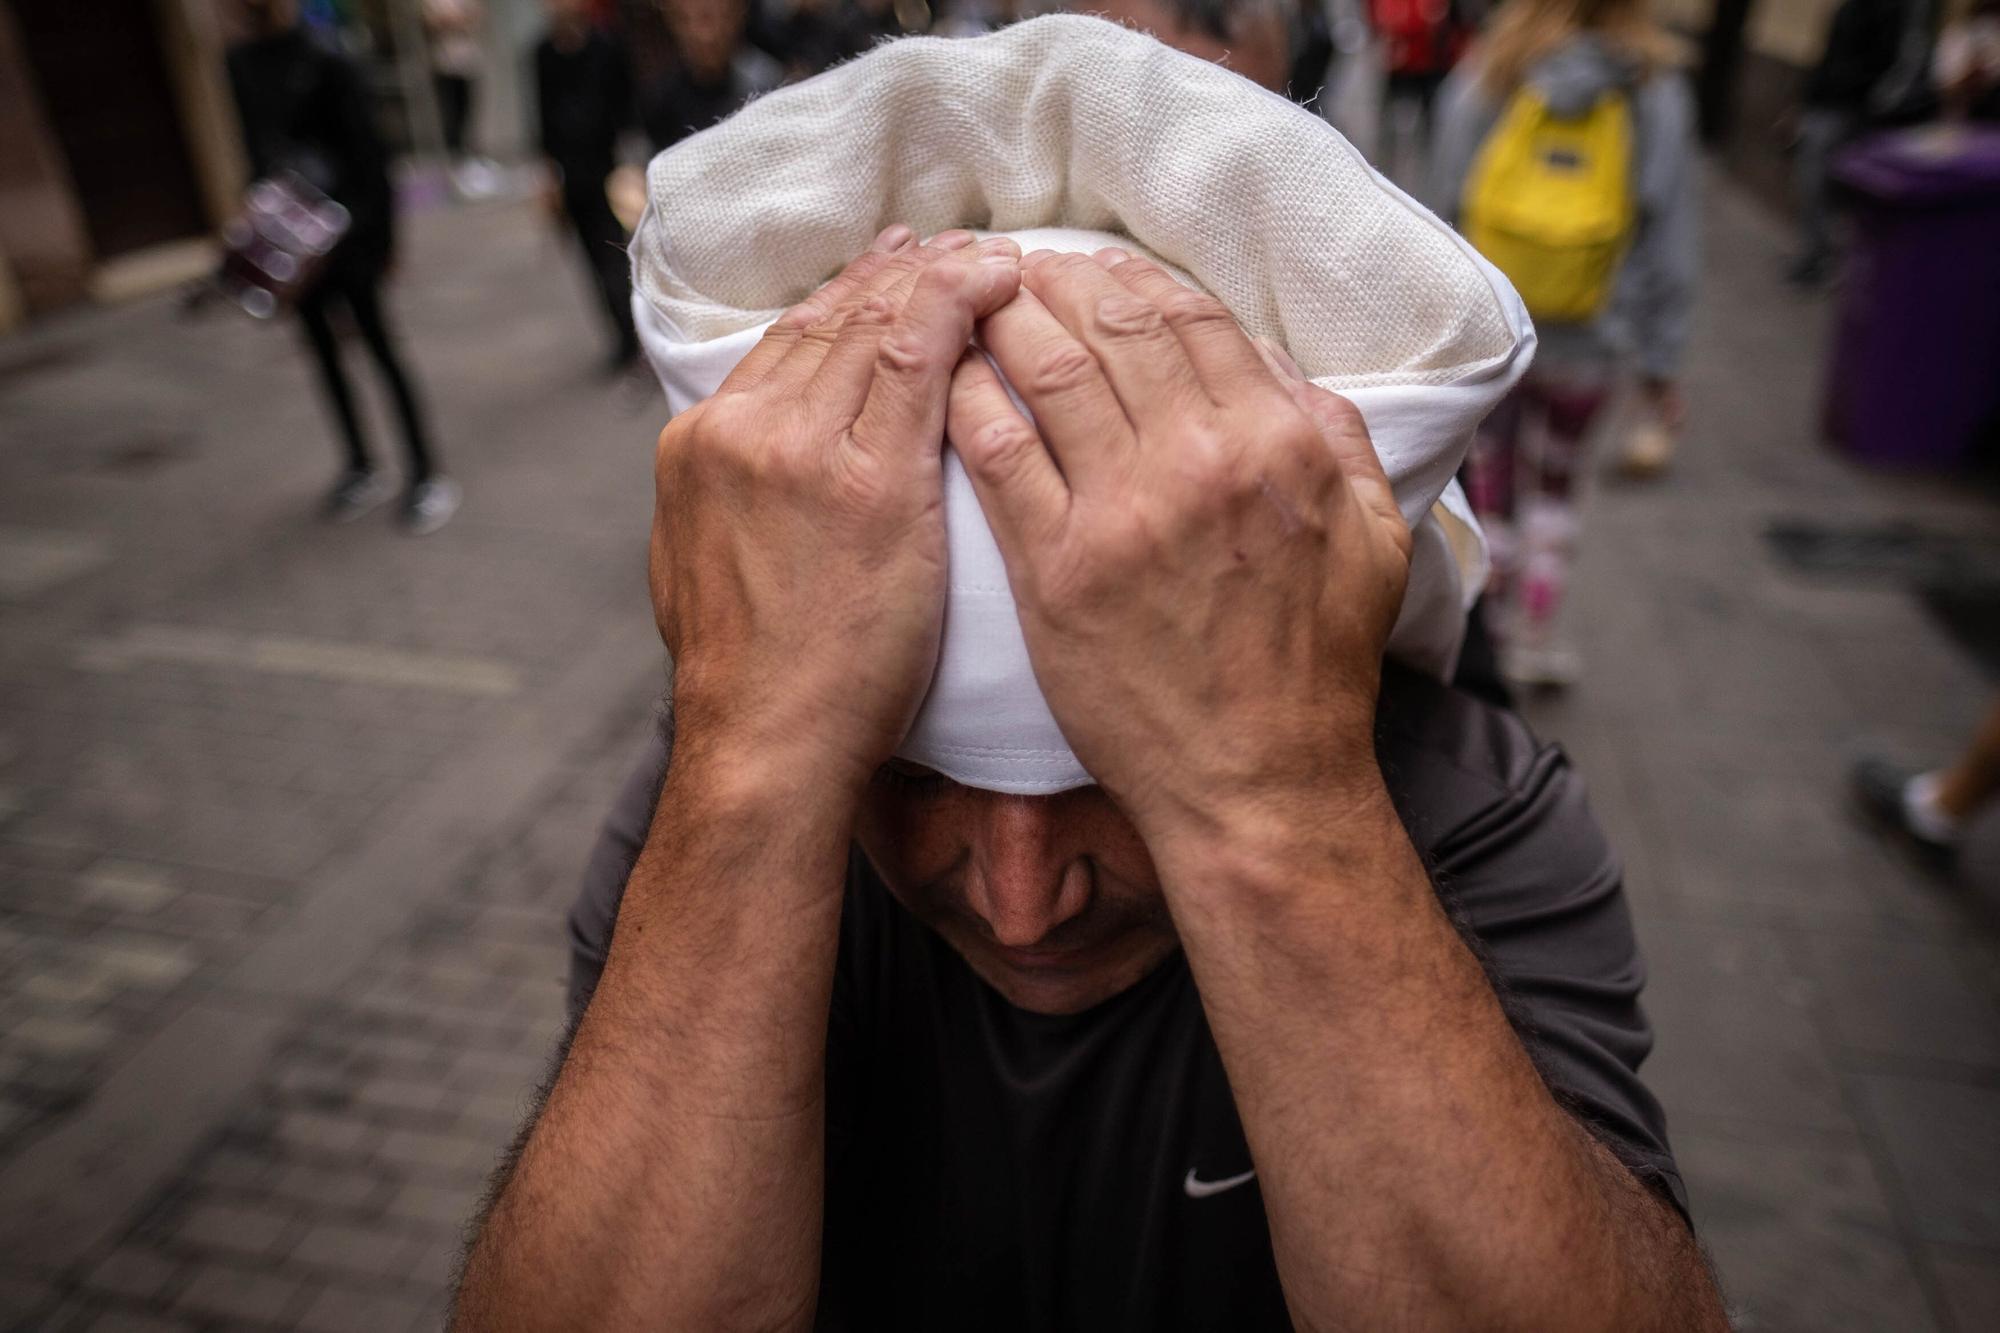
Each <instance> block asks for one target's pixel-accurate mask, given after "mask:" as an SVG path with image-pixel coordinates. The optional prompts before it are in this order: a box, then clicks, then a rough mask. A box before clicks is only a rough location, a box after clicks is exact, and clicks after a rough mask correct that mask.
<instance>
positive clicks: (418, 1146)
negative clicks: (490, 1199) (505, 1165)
mask: <svg viewBox="0 0 2000 1333" xmlns="http://www.w3.org/2000/svg"><path fill="white" fill-rule="evenodd" d="M500 1148H501V1145H499V1144H495V1143H489V1142H487V1141H485V1140H483V1139H466V1138H459V1137H457V1136H456V1135H448V1134H426V1133H423V1132H421V1131H418V1130H409V1129H394V1130H390V1131H389V1132H388V1133H387V1134H385V1135H384V1136H383V1138H382V1146H381V1148H380V1149H379V1152H380V1154H381V1157H382V1158H383V1160H385V1161H390V1162H396V1163H399V1164H401V1165H404V1166H409V1167H416V1168H421V1169H424V1170H427V1171H429V1172H431V1173H433V1174H438V1175H446V1176H452V1177H456V1178H458V1179H469V1180H477V1179H480V1178H481V1177H483V1176H484V1175H485V1173H486V1172H487V1171H490V1170H491V1169H492V1168H493V1167H494V1166H495V1165H496V1164H497V1163H498V1162H499V1160H500Z"/></svg>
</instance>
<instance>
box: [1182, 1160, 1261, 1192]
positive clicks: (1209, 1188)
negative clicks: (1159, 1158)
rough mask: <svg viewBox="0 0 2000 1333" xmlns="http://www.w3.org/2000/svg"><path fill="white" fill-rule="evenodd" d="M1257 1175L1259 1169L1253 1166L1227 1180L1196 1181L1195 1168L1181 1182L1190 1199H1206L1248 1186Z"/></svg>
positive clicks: (1190, 1168)
mask: <svg viewBox="0 0 2000 1333" xmlns="http://www.w3.org/2000/svg"><path fill="white" fill-rule="evenodd" d="M1256 1174H1257V1168H1256V1167H1254V1166H1253V1167H1251V1168H1250V1169H1249V1170H1248V1171H1245V1172H1244V1173H1243V1174H1242V1175H1240V1176H1230V1177H1229V1178H1227V1179H1226V1180H1196V1179H1195V1178H1194V1168H1193V1167H1189V1168H1188V1173H1187V1179H1186V1180H1183V1181H1182V1182H1181V1188H1182V1189H1184V1190H1186V1191H1187V1196H1188V1197H1189V1198H1190V1199H1206V1198H1207V1197H1208V1196H1209V1195H1211V1194H1220V1193H1222V1192H1223V1191H1224V1190H1233V1189H1235V1188H1236V1187H1237V1186H1238V1185H1247V1184H1249V1183H1250V1181H1251V1179H1252V1178H1253V1177H1255V1176H1256Z"/></svg>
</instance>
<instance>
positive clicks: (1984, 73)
mask: <svg viewBox="0 0 2000 1333" xmlns="http://www.w3.org/2000/svg"><path fill="white" fill-rule="evenodd" d="M1931 78H1932V81H1933V82H1935V83H1936V84H1937V89H1938V96H1939V99H1940V101H1941V103H1942V106H1943V110H1944V114H1945V117H1946V118H1947V119H1949V120H2000V0H1972V4H1971V5H1970V6H1969V7H1968V9H1967V12H1965V13H1963V14H1961V15H1959V16H1958V17H1957V18H1955V19H1953V20H1952V21H1951V22H1950V23H1948V24H1946V25H1945V29H1944V31H1943V32H1941V33H1939V34H1938V41H1937V51H1936V52H1935V54H1934V55H1933V57H1932V64H1931Z"/></svg>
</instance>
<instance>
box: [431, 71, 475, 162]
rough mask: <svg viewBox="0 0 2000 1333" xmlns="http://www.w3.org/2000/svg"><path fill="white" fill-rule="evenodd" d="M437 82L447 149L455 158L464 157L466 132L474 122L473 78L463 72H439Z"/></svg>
mask: <svg viewBox="0 0 2000 1333" xmlns="http://www.w3.org/2000/svg"><path fill="white" fill-rule="evenodd" d="M436 83H437V99H438V119H439V120H441V121H443V122H444V124H443V127H442V128H443V130H444V146H445V149H446V151H448V152H449V153H450V154H451V155H452V156H453V157H454V158H459V157H464V156H465V134H466V130H467V129H468V128H469V127H470V126H471V124H472V87H473V84H472V80H471V79H468V78H466V77H465V75H463V74H439V75H437V76H436Z"/></svg>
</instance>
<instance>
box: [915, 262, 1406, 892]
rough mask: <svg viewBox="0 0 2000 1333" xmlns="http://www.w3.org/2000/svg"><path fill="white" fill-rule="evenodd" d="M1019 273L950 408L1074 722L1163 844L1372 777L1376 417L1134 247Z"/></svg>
mask: <svg viewBox="0 0 2000 1333" xmlns="http://www.w3.org/2000/svg"><path fill="white" fill-rule="evenodd" d="M1023 274H1024V276H1023V290H1022V292H1021V294H1020V295H1019V296H1017V297H1016V298H1015V299H1014V300H1013V301H1012V302H1010V303H1009V304H1007V305H1006V306H1003V307H1002V308H1001V309H1000V310H999V311H997V312H996V313H994V314H993V315H991V316H989V317H987V318H986V319H985V320H984V321H983V322H982V324H981V326H980V331H981V335H982V339H983V342H984V344H985V347H986V349H987V351H988V352H989V353H990V355H991V358H992V363H993V364H989V363H988V361H987V359H986V357H984V356H981V355H979V354H978V353H977V352H973V353H969V354H968V355H967V357H966V358H965V359H964V360H963V361H961V363H960V365H959V369H958V372H957V374H956V376H955V378H954V381H953V384H952V397H951V412H950V420H949V428H948V429H949V435H950V438H951V441H952V443H953V444H954V445H955V446H956V448H957V449H958V452H959V455H960V457H961V458H962V459H963V460H964V462H965V465H966V469H967V471H968V473H969V474H970V475H971V478H972V481H973V484H974V486H975V487H976V488H977V490H978V491H979V495H980V500H981V503H982V505H983V507H984V508H985V511H986V514H987V518H988V520H989V521H990V522H991V524H992V526H993V530H994V535H995V537H996V539H997V540H998V542H999V545H1000V549H1001V552H1002V554H1003V555H1004V556H1005V558H1006V561H1007V567H1008V574H1009V579H1010V581H1011V583H1012V584H1013V589H1014V596H1015V601H1016V603H1017V605H1018V607H1019V611H1020V616H1021V625H1022V629H1023V632H1024V634H1025V636H1026V639H1027V643H1028V651H1029V655H1030V657H1031V658H1032V659H1033V661H1034V665H1035V673H1036V677H1037V679H1038V680H1039V681H1040V683H1041V687H1042V690H1043V693H1044V694H1045V695H1046V697H1047V699H1048V702H1049V707H1050V709H1051V710H1052V711H1053V712H1054V714H1055V717H1056V720H1057V722H1058V723H1059V724H1060V725H1061V726H1062V729H1063V734H1064V736H1065V737H1066V738H1067V739H1068V741H1069V742H1070V745H1071V747H1072V748H1073V749H1074V750H1075V751H1076V755H1077V758H1078V759H1079V760H1080V761H1081V762H1082V763H1083V765H1084V767H1085V768H1087V769H1088V770H1089V771H1090V773H1091V775H1092V776H1093V777H1095V778H1096V779H1097V780H1098V781H1099V783H1100V784H1102V785H1103V786H1104V788H1105V789H1106V790H1107V791H1108V792H1109V793H1110V794H1111V795H1112V797H1113V798H1114V799H1116V800H1117V801H1118V803H1119V804H1120V806H1121V807H1123V808H1124V810H1125V812H1126V814H1127V815H1128V816H1129V817H1130V818H1131V819H1132V820H1133V822H1134V824H1135V825H1136V826H1137V827H1138V829H1139V831H1140V833H1141V835H1142V836H1144V837H1145V838H1146V840H1147V842H1148V844H1149V845H1150V846H1153V847H1154V849H1155V854H1156V855H1157V854H1158V853H1159V851H1160V850H1161V848H1160V845H1159V841H1158V840H1159V839H1162V838H1167V837H1172V836H1179V835H1182V834H1188V833H1193V834H1195V835H1197V836H1206V835H1208V834H1212V833H1215V832H1219V831H1222V830H1234V831H1249V830H1251V829H1257V828H1265V827H1270V826H1271V825H1272V824H1273V823H1274V822H1282V821H1284V820H1286V819H1288V818H1289V817H1290V816H1292V815H1295V814H1298V813H1300V812H1301V811H1302V810H1305V809H1308V808H1314V809H1318V810H1321V811H1324V810H1325V809H1326V808H1327V806H1326V804H1325V802H1326V801H1328V800H1329V799H1331V800H1334V801H1338V800H1339V799H1340V797H1341V796H1342V794H1343V793H1345V792H1347V791H1350V790H1354V786H1353V784H1354V783H1355V782H1356V780H1369V779H1373V777H1374V773H1375V769H1374V750H1373V718H1374V711H1375V703H1376V693H1377V690H1378V688H1379V684H1380V674H1381V659H1382V652H1383V647H1384V644H1385V643H1386V642H1387V639H1388V636H1389V631H1390V629H1391V627H1392V626H1393V625H1394V623H1395V620H1396V614H1397V611H1398V610H1399V608H1400V607H1401V604H1402V599H1403V591H1404V587H1405V585H1406V583H1407V581H1408V576H1409V558H1410V544H1411V543H1410V530H1409V527H1408V526H1407V524H1405V522H1404V520H1403V517H1402V515H1401V513H1400V512H1399V511H1398V509H1397V507H1396V502H1395V498H1394V495H1393V494H1392V492H1391V490H1390V487H1389V482H1388V478H1387V477H1386V476H1385V475H1384V474H1383V471H1382V467H1381V464H1380V463H1379V462H1378V461H1377V459H1376V457H1375V451H1374V448H1373V446H1372V445H1371V444H1370V442H1369V439H1368V432H1367V428H1366V427H1365V426H1364V424H1363V423H1362V420H1361V416H1360V414H1359V413H1358V412H1357V411H1356V410H1355V408H1354V406H1353V405H1352V404H1351V403H1349V402H1347V401H1346V400H1345V399H1343V398H1340V397H1338V396H1337V395H1335V394H1331V393H1328V392H1326V391H1324V390H1321V389H1318V388H1316V387H1314V386H1313V385H1311V384H1310V383H1308V382H1306V381H1305V379H1304V378H1303V377H1302V376H1301V375H1299V373H1298V371H1297V369H1296V367H1295V366H1293V365H1292V364H1291V362H1290V360H1289V358H1286V357H1284V355H1283V353H1273V352H1268V351H1265V350H1263V349H1261V348H1260V346H1259V345H1257V344H1253V343H1252V342H1251V340H1250V339H1249V338H1248V337H1246V336H1245V335H1244V333H1243V331H1242V330H1241V329H1240V328H1239V327H1238V325H1237V323H1236V321H1235V320H1234V319H1233V318H1232V317H1231V316H1230V314H1229V313H1228V311H1227V310H1226V309H1225V308H1224V307H1223V306H1222V305H1221V304H1220V303H1219V302H1217V301H1215V300H1214V299H1212V298H1210V297H1208V296H1205V295H1202V294H1201V293H1198V292H1195V291H1191V290H1189V289H1188V288H1186V287H1183V286H1182V285H1181V284H1180V283H1178V282H1176V281H1175V280H1174V279H1173V278H1172V277H1171V276H1169V275H1168V274H1167V273H1166V271H1165V270H1164V269H1162V268H1160V267H1159V266H1158V265H1156V264H1152V263H1150V262H1148V261H1146V260H1144V259H1140V258H1136V257H1132V256H1129V255H1126V254H1125V253H1124V252H1123V251H1118V250H1107V251H1102V252H1100V253H1099V254H1098V255H1096V256H1095V257H1094V258H1086V257H1084V256H1080V255H1061V256H1052V255H1046V254H1044V255H1038V256H1030V257H1029V260H1028V261H1026V262H1025V263H1024V265H1023ZM995 364H997V366H998V367H999V369H1000V371H1001V372H1003V373H1004V374H1005V376H1006V378H1007V380H1008V381H1010V382H1011V383H1012V385H1013V386H1014V389H1015V391H1016V392H1018V393H1019V394H1020V396H1021V399H1022V401H1023V402H1025V403H1026V404H1027V406H1028V408H1029V410H1030V411H1031V412H1032V413H1033V415H1034V422H1035V423H1036V424H1031V423H1030V422H1029V420H1028V419H1027V418H1025V417H1023V416H1022V415H1021V413H1020V412H1019V411H1018V410H1017V409H1016V408H1015V407H1014V405H1013V403H1012V402H1011V401H1010V400H1009V398H1008V396H1007V393H1006V391H1005V389H1004V388H1003V386H1002V384H1001V380H1000V378H999V376H997V375H996V374H995V373H994V368H993V367H994V365H995Z"/></svg>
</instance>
